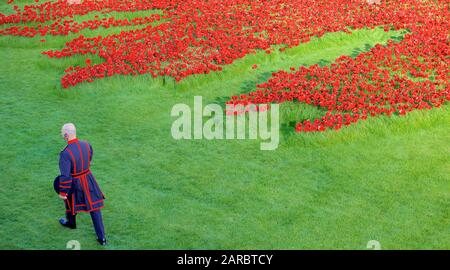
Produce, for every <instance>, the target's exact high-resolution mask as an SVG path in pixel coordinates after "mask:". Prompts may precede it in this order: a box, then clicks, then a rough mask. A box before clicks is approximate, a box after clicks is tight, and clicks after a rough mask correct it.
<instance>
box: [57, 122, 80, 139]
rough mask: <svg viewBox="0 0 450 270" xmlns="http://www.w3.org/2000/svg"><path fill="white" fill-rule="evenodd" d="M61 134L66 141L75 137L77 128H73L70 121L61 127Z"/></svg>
mask: <svg viewBox="0 0 450 270" xmlns="http://www.w3.org/2000/svg"><path fill="white" fill-rule="evenodd" d="M61 136H62V137H63V138H64V140H66V141H70V140H72V139H75V138H76V137H77V129H76V128H75V125H74V124H72V123H67V124H64V125H63V127H62V128H61Z"/></svg>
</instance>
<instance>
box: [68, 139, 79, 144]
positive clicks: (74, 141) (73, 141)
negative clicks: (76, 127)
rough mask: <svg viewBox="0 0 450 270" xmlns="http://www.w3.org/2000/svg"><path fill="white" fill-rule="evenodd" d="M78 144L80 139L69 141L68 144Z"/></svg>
mask: <svg viewBox="0 0 450 270" xmlns="http://www.w3.org/2000/svg"><path fill="white" fill-rule="evenodd" d="M76 142H78V138H75V139H72V140H70V141H68V142H67V144H72V143H76Z"/></svg>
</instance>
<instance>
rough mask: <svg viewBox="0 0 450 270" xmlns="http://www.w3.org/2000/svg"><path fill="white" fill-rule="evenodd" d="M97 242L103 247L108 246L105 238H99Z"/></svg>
mask: <svg viewBox="0 0 450 270" xmlns="http://www.w3.org/2000/svg"><path fill="white" fill-rule="evenodd" d="M97 241H98V243H99V244H100V245H101V246H106V244H107V243H106V239H105V238H103V239H98V238H97Z"/></svg>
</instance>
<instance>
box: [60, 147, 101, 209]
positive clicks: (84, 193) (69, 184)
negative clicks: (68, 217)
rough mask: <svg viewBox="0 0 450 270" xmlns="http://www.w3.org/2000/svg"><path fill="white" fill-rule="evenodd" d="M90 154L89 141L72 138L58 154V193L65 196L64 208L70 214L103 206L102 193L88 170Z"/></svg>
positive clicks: (91, 153) (91, 152)
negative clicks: (59, 173)
mask: <svg viewBox="0 0 450 270" xmlns="http://www.w3.org/2000/svg"><path fill="white" fill-rule="evenodd" d="M92 155H93V151H92V147H91V145H90V144H89V143H87V142H85V141H79V140H78V139H73V140H70V141H69V142H68V144H67V146H66V148H64V150H63V151H61V154H60V156H59V170H60V171H61V176H60V182H59V190H60V195H63V196H67V198H68V199H67V200H66V201H65V203H66V209H67V211H68V212H71V213H72V214H76V213H79V212H91V211H95V210H98V209H100V208H102V207H103V200H104V196H103V193H102V191H101V190H100V187H99V186H98V184H97V181H95V178H94V175H92V173H91V170H90V163H91V160H92Z"/></svg>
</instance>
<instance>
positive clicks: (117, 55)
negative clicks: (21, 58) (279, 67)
mask: <svg viewBox="0 0 450 270" xmlns="http://www.w3.org/2000/svg"><path fill="white" fill-rule="evenodd" d="M9 2H10V4H11V5H14V1H9ZM368 2H373V1H363V0H339V1H325V0H323V1H308V0H306V1H305V0H302V1H295V0H293V1H285V0H273V1H254V0H238V1H237V0H229V1H228V0H220V1H219V0H218V1H196V0H185V1H176V0H123V1H111V0H109V1H98V0H85V1H81V2H80V3H78V4H69V3H68V2H67V1H65V0H60V1H56V2H45V3H42V4H41V3H39V1H36V4H34V5H25V6H24V7H23V8H19V7H17V6H14V10H15V13H13V14H10V15H3V14H1V15H0V24H12V26H10V27H7V28H4V29H2V30H0V35H17V36H24V37H34V36H36V35H39V36H41V37H42V39H41V42H45V41H46V40H45V38H46V37H47V36H50V35H67V34H68V33H77V32H78V31H80V30H82V29H87V28H88V29H97V28H100V27H103V28H110V27H118V26H138V25H144V26H145V27H143V28H140V29H138V30H130V31H122V32H120V34H111V35H105V36H101V35H100V36H96V37H85V36H83V35H80V36H79V37H77V38H74V39H72V40H68V41H67V43H66V46H65V47H64V48H62V49H54V50H48V51H43V52H42V53H43V54H45V55H47V56H48V57H50V58H62V57H72V56H74V55H77V54H81V55H85V54H93V55H97V56H98V57H100V58H102V59H103V62H101V63H97V64H93V63H92V62H91V60H90V59H89V58H87V59H86V65H85V66H68V67H67V69H65V74H64V76H62V78H61V86H62V87H63V88H70V87H73V86H75V85H78V84H80V83H89V82H92V81H93V80H96V79H100V78H104V77H108V76H115V75H118V74H123V75H139V74H145V73H150V74H151V75H152V76H153V77H157V76H168V77H172V78H174V79H175V81H177V82H178V81H180V80H182V79H183V78H185V77H187V76H190V75H192V74H207V73H209V72H215V71H220V70H222V66H223V65H227V64H231V63H233V61H234V60H236V59H238V58H242V57H244V56H245V55H247V54H252V53H255V51H256V50H265V51H266V53H267V54H270V53H271V52H272V50H273V49H274V45H279V47H277V49H278V50H280V51H283V50H285V49H286V48H289V47H293V46H297V45H299V44H300V43H306V42H308V41H309V40H310V38H311V37H313V36H316V37H321V36H322V35H324V34H325V33H327V32H337V31H344V32H347V33H349V34H351V31H352V30H354V29H360V28H366V27H367V28H374V27H377V26H383V27H384V29H385V31H389V30H390V29H396V30H398V29H407V30H408V32H409V33H408V34H406V36H405V37H404V39H403V40H402V41H400V42H394V41H393V40H391V41H389V42H388V44H387V46H381V45H377V46H375V47H374V48H372V49H371V50H370V51H368V52H364V53H361V54H360V55H358V56H357V57H356V58H351V57H346V56H343V57H340V58H338V59H337V60H336V61H335V62H334V63H332V64H331V65H330V66H324V67H321V66H319V65H313V66H310V67H299V68H297V67H292V68H291V70H290V72H286V71H280V72H274V73H273V74H272V77H271V78H269V79H268V81H267V82H264V83H262V84H259V85H255V87H256V90H255V91H252V92H250V93H248V94H241V95H239V96H233V97H232V99H231V100H230V101H228V102H227V103H228V104H241V105H249V104H261V103H274V102H276V103H282V102H287V101H291V102H305V103H307V104H313V105H314V106H318V107H320V108H322V109H323V110H324V111H326V113H324V115H323V116H322V117H321V118H318V119H308V120H304V121H299V122H298V123H297V124H295V130H296V131H297V132H311V131H325V130H327V129H335V130H337V129H340V128H341V127H342V126H346V125H350V124H352V123H355V122H357V121H359V120H365V119H367V117H373V116H377V115H381V114H383V115H387V116H390V115H392V114H398V115H404V114H406V113H408V112H410V111H412V110H423V109H431V108H433V107H440V106H441V104H443V103H444V102H446V101H448V100H450V83H449V63H450V57H449V42H448V29H449V26H450V25H449V21H450V16H449V11H448V10H449V4H448V1H445V0H444V1H443V0H439V1H422V0H413V1H411V0H407V1H406V0H403V1H381V3H380V4H369V3H368ZM153 9H159V10H162V11H163V13H162V15H160V14H151V15H149V16H145V17H137V18H133V19H131V20H128V19H115V18H114V17H110V18H109V19H101V20H100V19H93V20H87V21H83V22H82V23H78V22H76V21H74V20H72V19H71V17H73V16H74V15H84V14H88V13H90V12H94V11H96V12H102V13H110V12H113V11H116V12H123V11H127V12H130V11H131V12H133V11H142V10H153ZM161 20H163V21H161ZM156 21H161V23H159V24H158V25H156V26H153V25H148V24H149V23H152V22H156ZM24 22H34V23H36V24H35V25H33V26H26V25H25V26H24V25H21V26H14V23H24ZM253 68H257V66H256V65H255V66H254V67H253Z"/></svg>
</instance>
